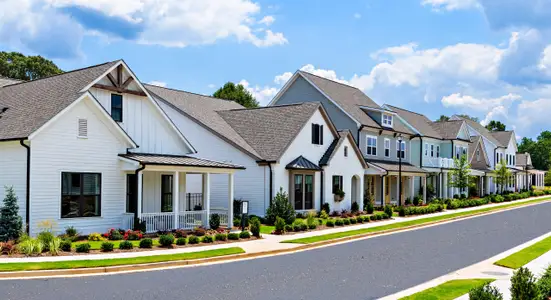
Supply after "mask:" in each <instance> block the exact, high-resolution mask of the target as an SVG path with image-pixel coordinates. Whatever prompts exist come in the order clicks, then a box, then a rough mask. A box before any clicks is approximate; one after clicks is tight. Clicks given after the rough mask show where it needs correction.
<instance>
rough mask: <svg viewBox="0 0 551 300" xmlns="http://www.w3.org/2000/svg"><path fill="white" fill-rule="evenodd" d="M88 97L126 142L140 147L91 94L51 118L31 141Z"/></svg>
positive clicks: (87, 93) (86, 94)
mask: <svg viewBox="0 0 551 300" xmlns="http://www.w3.org/2000/svg"><path fill="white" fill-rule="evenodd" d="M86 96H88V97H89V99H90V100H91V102H92V103H93V104H94V105H95V106H96V108H98V109H99V111H100V112H101V114H102V115H103V116H104V117H106V118H107V120H108V122H109V123H111V125H113V126H114V127H115V128H116V130H117V132H119V133H120V134H121V135H122V137H123V138H124V139H125V141H126V142H127V143H128V144H130V145H131V146H132V147H131V148H138V145H136V143H135V142H134V141H133V140H132V138H130V136H129V135H128V134H127V133H126V131H124V130H123V129H122V128H121V127H120V126H119V124H117V122H115V120H113V118H111V116H110V115H109V114H108V113H107V111H106V110H105V108H104V107H103V106H102V105H101V104H100V103H99V102H98V101H97V100H96V98H95V97H94V96H93V95H92V94H91V93H90V92H85V93H84V94H82V96H80V97H78V99H76V100H75V101H73V103H71V104H69V105H68V106H67V107H65V108H64V109H63V110H62V111H60V112H59V113H58V114H57V115H55V116H54V117H53V118H51V119H50V120H48V122H46V123H45V124H44V125H42V126H41V127H40V128H38V129H37V130H35V131H34V132H33V133H31V134H30V135H29V140H32V139H33V138H34V137H36V136H37V135H38V134H40V132H42V131H43V130H44V129H46V128H48V126H50V125H51V124H53V123H55V122H56V121H57V120H58V119H59V118H61V116H63V115H64V114H65V113H66V112H67V111H69V110H71V109H72V108H73V107H75V106H76V105H77V104H78V103H80V102H81V101H83V99H86V98H87V97H86Z"/></svg>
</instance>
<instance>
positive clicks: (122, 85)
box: [93, 65, 146, 97]
mask: <svg viewBox="0 0 551 300" xmlns="http://www.w3.org/2000/svg"><path fill="white" fill-rule="evenodd" d="M122 71H123V70H122V65H119V66H118V67H117V78H116V79H115V77H113V75H111V73H109V74H107V78H108V79H109V81H110V82H111V84H112V86H110V85H105V84H100V83H96V84H94V85H93V87H95V88H98V89H102V90H108V91H112V92H116V93H121V94H123V93H126V94H132V95H137V96H143V97H145V96H146V94H145V93H144V92H142V91H132V90H129V89H128V85H130V83H132V81H134V78H132V76H130V77H128V78H127V79H126V80H125V81H124V82H122Z"/></svg>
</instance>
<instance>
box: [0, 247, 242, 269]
mask: <svg viewBox="0 0 551 300" xmlns="http://www.w3.org/2000/svg"><path fill="white" fill-rule="evenodd" d="M241 253H245V250H243V249H241V248H239V247H232V248H224V249H216V250H207V251H199V252H190V253H180V254H166V255H155V256H142V257H129V258H114V259H98V260H73V261H56V262H29V263H2V264H0V272H13V271H32V270H59V269H81V268H95V267H112V266H121V265H129V264H132V265H135V264H147V263H156V262H167V261H181V260H191V259H199V258H209V257H216V256H224V255H231V254H241Z"/></svg>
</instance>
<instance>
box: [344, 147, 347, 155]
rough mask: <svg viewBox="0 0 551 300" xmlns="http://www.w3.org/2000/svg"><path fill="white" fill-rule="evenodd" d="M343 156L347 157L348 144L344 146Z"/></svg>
mask: <svg viewBox="0 0 551 300" xmlns="http://www.w3.org/2000/svg"><path fill="white" fill-rule="evenodd" d="M344 157H348V146H344Z"/></svg>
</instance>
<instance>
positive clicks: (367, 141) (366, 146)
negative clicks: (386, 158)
mask: <svg viewBox="0 0 551 300" xmlns="http://www.w3.org/2000/svg"><path fill="white" fill-rule="evenodd" d="M370 138H372V139H375V154H369V153H367V149H368V148H369V147H372V148H373V146H369V139H370ZM377 144H378V139H377V137H376V136H374V135H369V134H366V135H365V155H369V156H377ZM372 152H373V151H372Z"/></svg>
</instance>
